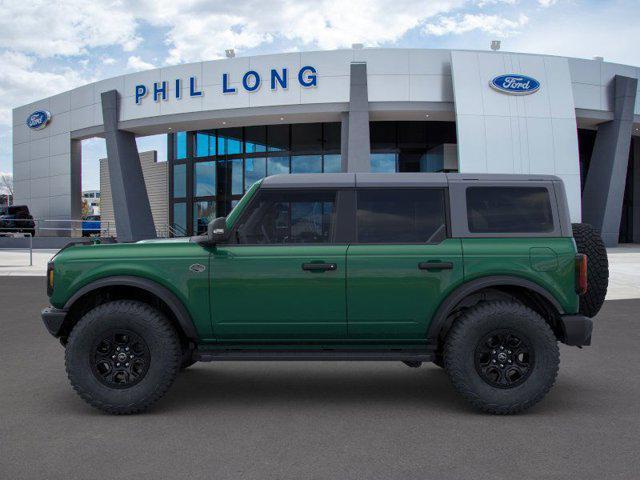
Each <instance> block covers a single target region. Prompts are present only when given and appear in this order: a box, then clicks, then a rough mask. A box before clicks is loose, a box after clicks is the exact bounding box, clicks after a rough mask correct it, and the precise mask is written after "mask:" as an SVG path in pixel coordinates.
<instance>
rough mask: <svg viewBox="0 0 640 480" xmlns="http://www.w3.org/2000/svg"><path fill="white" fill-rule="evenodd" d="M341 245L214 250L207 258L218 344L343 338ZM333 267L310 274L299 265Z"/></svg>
mask: <svg viewBox="0 0 640 480" xmlns="http://www.w3.org/2000/svg"><path fill="white" fill-rule="evenodd" d="M346 251H347V247H346V245H305V246H291V245H288V246H278V245H271V246H249V245H246V246H245V245H219V246H217V247H216V248H215V249H214V250H213V255H212V259H211V270H212V279H211V304H212V319H213V329H214V335H215V336H216V338H218V339H220V340H235V341H238V340H239V339H246V340H255V339H260V338H262V339H281V340H286V339H297V340H299V339H327V338H330V339H337V338H343V337H345V336H346V334H347V317H346V298H345V255H346ZM312 262H318V263H335V264H336V265H337V268H336V269H335V270H334V271H323V272H310V271H305V270H303V269H302V264H303V263H312Z"/></svg>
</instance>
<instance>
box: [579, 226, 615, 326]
mask: <svg viewBox="0 0 640 480" xmlns="http://www.w3.org/2000/svg"><path fill="white" fill-rule="evenodd" d="M572 227H573V238H574V240H575V241H576V247H577V248H578V253H583V254H585V255H586V256H587V293H585V294H584V295H581V296H580V313H581V314H582V315H586V316H587V317H594V316H595V315H596V314H597V313H598V312H599V311H600V308H601V307H602V304H603V303H604V297H605V296H606V295H607V287H608V286H609V260H608V259H607V249H606V248H605V246H604V242H603V241H602V237H600V233H599V232H598V231H597V230H596V229H595V228H593V227H592V226H591V225H589V224H587V223H574V224H572Z"/></svg>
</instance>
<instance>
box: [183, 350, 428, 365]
mask: <svg viewBox="0 0 640 480" xmlns="http://www.w3.org/2000/svg"><path fill="white" fill-rule="evenodd" d="M194 359H196V360H198V361H200V362H215V361H242V360H251V361H269V360H275V361H288V360H294V361H314V360H318V361H326V360H334V361H351V360H353V361H395V362H431V361H433V353H432V352H429V351H427V350H212V351H204V352H203V351H197V350H196V351H195V352H194Z"/></svg>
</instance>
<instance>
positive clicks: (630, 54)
mask: <svg viewBox="0 0 640 480" xmlns="http://www.w3.org/2000/svg"><path fill="white" fill-rule="evenodd" d="M494 39H495V40H501V41H502V50H503V51H510V52H527V53H547V54H553V55H564V56H573V57H582V58H593V57H594V56H601V57H604V59H605V60H606V61H610V62H617V63H624V64H630V65H636V66H640V49H639V48H638V40H640V0H618V1H594V0H369V1H364V0H314V1H308V0H244V1H243V0H236V1H234V2H228V1H219V0H171V1H165V0H153V1H151V0H139V1H137V0H98V1H94V0H66V1H65V0H59V1H56V2H52V1H50V0H29V1H24V0H0V172H5V173H11V171H12V164H11V154H12V152H11V148H12V145H11V143H12V142H11V135H12V133H11V110H12V109H13V108H15V107H18V106H21V105H24V104H27V103H30V102H32V101H34V100H37V99H39V98H45V97H48V96H51V95H54V94H56V93H60V92H64V91H67V90H70V89H72V88H75V87H77V86H80V85H84V84H87V83H90V82H94V81H97V80H101V79H104V78H109V77H113V76H116V75H121V74H123V73H130V72H134V71H140V70H146V69H149V68H153V67H162V66H166V65H176V64H180V63H188V62H195V61H204V60H214V59H217V58H223V57H224V50H225V49H227V48H234V49H235V51H236V55H237V56H249V55H258V54H265V53H280V52H289V51H299V50H330V49H337V48H345V47H346V48H349V47H350V46H351V45H352V44H353V43H362V44H364V46H365V47H408V48H460V49H477V50H488V49H489V44H490V42H491V40H494ZM138 143H139V148H140V150H148V149H157V150H158V156H159V158H161V159H162V158H166V137H164V136H155V137H147V138H142V139H139V141H138ZM105 156H106V153H105V147H104V141H103V140H101V139H92V140H87V141H85V142H83V162H82V163H83V167H82V168H83V189H93V188H98V183H99V180H98V159H99V158H102V157H105Z"/></svg>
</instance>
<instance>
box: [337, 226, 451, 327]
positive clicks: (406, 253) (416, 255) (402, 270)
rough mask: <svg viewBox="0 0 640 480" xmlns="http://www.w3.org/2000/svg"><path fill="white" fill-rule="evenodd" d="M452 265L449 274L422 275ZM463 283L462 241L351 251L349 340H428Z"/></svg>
mask: <svg viewBox="0 0 640 480" xmlns="http://www.w3.org/2000/svg"><path fill="white" fill-rule="evenodd" d="M421 262H451V263H452V265H453V268H452V269H451V270H438V271H430V270H420V269H418V264H419V263H421ZM462 281H463V265H462V248H461V241H460V239H456V238H451V239H447V240H445V241H443V242H442V243H440V244H437V245H351V246H349V250H348V253H347V302H348V304H347V307H348V308H347V310H348V312H349V337H350V338H361V339H372V340H373V339H375V340H383V339H407V340H425V338H426V331H427V328H428V326H429V323H430V322H431V317H432V316H433V314H434V313H435V311H436V310H437V308H438V306H439V305H440V302H441V301H442V300H443V299H444V298H445V297H446V296H447V295H448V294H449V293H450V292H451V291H452V290H453V289H454V288H455V287H457V286H458V285H460V284H461V283H462Z"/></svg>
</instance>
